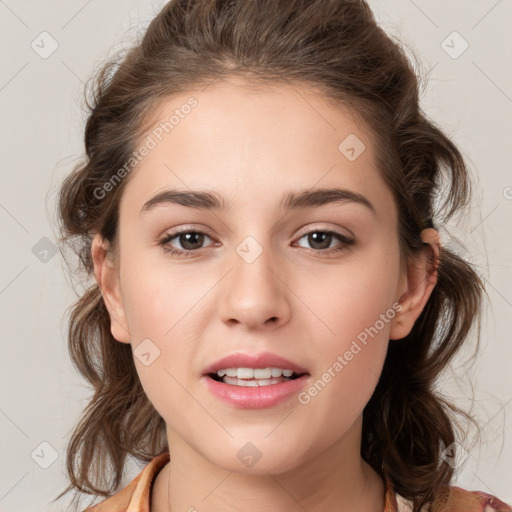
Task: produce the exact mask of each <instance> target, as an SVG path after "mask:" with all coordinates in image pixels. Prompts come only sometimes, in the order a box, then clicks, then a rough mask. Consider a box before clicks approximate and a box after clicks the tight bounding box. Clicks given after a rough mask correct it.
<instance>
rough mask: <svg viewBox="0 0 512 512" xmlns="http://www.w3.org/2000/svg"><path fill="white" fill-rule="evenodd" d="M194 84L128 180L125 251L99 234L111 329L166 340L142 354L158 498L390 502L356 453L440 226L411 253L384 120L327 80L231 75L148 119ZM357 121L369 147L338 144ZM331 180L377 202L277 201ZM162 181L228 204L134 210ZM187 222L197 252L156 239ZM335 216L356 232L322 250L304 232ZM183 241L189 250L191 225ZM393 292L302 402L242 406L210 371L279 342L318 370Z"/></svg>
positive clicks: (409, 320)
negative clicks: (352, 352)
mask: <svg viewBox="0 0 512 512" xmlns="http://www.w3.org/2000/svg"><path fill="white" fill-rule="evenodd" d="M192 94H193V96H194V97H195V98H196V99H197V100H198V106H197V107H196V108H194V109H193V110H192V112H191V113H190V114H189V115H188V116H186V117H185V118H184V119H182V120H181V121H180V123H179V125H177V126H176V127H175V128H174V129H173V130H172V131H171V132H170V133H169V134H168V135H166V136H165V137H164V139H163V140H162V142H160V143H159V144H158V145H157V147H155V148H154V149H152V150H151V152H150V153H149V154H148V155H147V156H146V157H145V158H144V160H143V161H142V162H141V163H140V164H139V165H138V167H137V168H136V169H134V170H133V171H132V172H131V174H130V176H129V178H128V182H127V183H126V188H125V189H124V191H123V194H122V198H121V204H120V221H119V232H118V235H119V238H118V242H119V245H118V252H117V254H116V255H113V256H108V254H107V252H106V244H105V243H104V241H103V240H102V239H101V237H100V235H99V234H98V235H96V236H95V237H94V241H93V245H92V253H93V259H94V264H95V278H96V280H97V282H98V284H99V285H100V287H101V289H102V293H103V297H104V299H105V302H106V304H107V308H108V311H109V314H110V317H111V332H112V335H113V336H114V338H115V339H116V340H118V341H119V342H121V343H130V344H131V345H132V348H133V349H134V350H135V349H136V347H137V346H138V345H139V344H140V343H141V342H142V340H144V339H148V338H149V339H150V340H151V342H152V343H154V344H155V345H156V346H157V347H158V349H159V350H160V356H159V357H158V358H156V359H155V360H154V361H153V362H152V363H151V364H150V365H148V366H145V365H144V364H142V363H141V361H139V359H138V358H136V357H135V359H134V360H135V364H136V368H137V372H138V374H139V377H140V380H141V383H142V385H143V387H144V390H145V392H146V393H147V396H148V398H149V400H150V401H151V402H152V403H153V404H154V406H155V408H156V409H157V411H158V412H159V413H160V415H161V416H162V417H163V418H164V420H165V422H166V427H167V437H168V441H169V446H170V450H171V461H170V463H169V464H168V465H167V466H165V468H164V469H163V470H162V471H161V472H160V473H159V474H158V477H157V478H156V482H155V485H154V487H153V491H152V505H151V510H152V512H161V511H168V510H172V511H182V510H183V511H186V510H189V509H190V510H192V509H191V507H195V509H197V510H201V512H203V511H221V510H223V511H226V510H245V511H248V512H249V511H260V510H267V511H270V512H281V511H285V510H286V511H292V512H295V511H297V512H298V511H303V510H307V511H308V512H317V511H325V510H337V511H338V510H340V511H342V510H346V511H348V510H360V511H368V512H370V511H371V512H380V511H382V509H383V506H384V483H383V481H382V480H381V478H380V477H379V476H378V475H377V473H375V472H374V471H373V470H372V469H371V468H370V467H369V466H368V465H367V464H366V463H365V462H364V461H363V460H362V458H361V456H360V445H361V424H362V423H361V422H362V411H363V408H364V406H365V405H366V403H367V402H368V400H369V399H370V397H371V395H372V393H373V390H374V388H375V385H376V383H377V380H378V376H379V375H380V373H381V370H382V366H383V363H384V358H385V355H386V350H387V346H388V340H389V339H400V338H403V337H404V336H406V335H407V334H408V333H409V332H410V330H411V328H412V326H413V324H414V322H415V320H416V319H417V317H418V316H419V314H420V313H421V311H422V309H423V307H424V306H425V303H426V301H427V300H428V297H429V295H430V293H431V292H432V289H433V288H434V286H435V283H436V279H437V274H436V273H435V272H434V273H433V274H431V275H429V273H428V271H429V262H428V258H427V256H428V249H429V248H430V249H431V252H432V253H433V254H434V256H435V257H436V258H437V257H438V254H439V238H438V235H437V232H436V231H435V230H433V229H427V230H425V231H424V232H423V233H422V238H423V240H424V242H425V243H426V244H427V245H425V251H424V252H423V253H421V254H419V255H418V257H417V258H416V259H415V260H413V261H411V262H410V263H409V264H408V266H407V267H405V266H402V265H401V264H400V258H399V245H398V236H397V209H396V206H395V204H394V201H393V197H392V195H391V192H390V190H389V189H388V187H387V186H386V184H385V182H384V181H383V180H382V178H381V177H380V175H379V172H378V170H377V168H376V165H375V161H376V160H375V146H374V142H373V138H372V135H371V133H370V132H369V131H368V130H367V129H366V128H365V126H364V125H362V124H361V123H360V122H357V121H356V119H355V117H354V116H353V115H351V113H350V111H349V110H347V109H346V108H343V106H341V105H338V106H335V105H333V103H332V102H330V101H328V100H327V99H326V98H324V97H323V96H321V95H320V94H319V93H318V92H317V91H314V90H312V89H308V88H306V87H299V86H294V87H293V88H292V87H290V86H285V85H276V86H275V87H272V88H268V87H267V88H260V89H257V88H255V87H248V86H247V84H246V83H245V82H243V81H242V80H241V79H234V78H233V79H230V80H229V81H227V80H226V81H222V82H217V83H216V84H213V85H210V86H208V87H207V88H206V89H204V90H203V91H199V90H198V91H193V92H192V91H191V92H190V93H189V94H183V95H176V96H173V97H172V98H170V99H168V100H167V101H166V102H165V103H163V104H162V105H161V106H160V107H161V108H160V109H159V110H158V112H156V113H155V116H154V121H155V122H160V121H162V120H165V119H168V118H169V116H170V114H172V111H173V110H174V109H175V108H179V107H180V105H183V104H184V103H185V102H186V100H187V98H189V97H190V96H191V95H192ZM349 134H356V135H357V137H358V138H359V139H360V140H361V141H363V142H364V144H365V146H366V149H365V151H364V152H363V153H362V154H361V155H360V156H359V157H358V158H357V159H356V160H354V161H349V160H348V159H347V158H346V157H345V155H344V154H342V153H341V152H340V151H339V150H338V146H339V144H340V142H341V141H343V140H344V139H345V138H346V137H347V136H348V135H349ZM331 186H337V187H342V188H346V189H350V190H352V191H354V192H357V193H359V194H362V195H364V196H365V197H366V198H367V199H368V200H369V201H370V202H371V203H372V204H373V206H374V208H375V212H376V213H375V214H374V213H372V211H371V210H370V209H369V208H367V207H365V206H364V205H361V204H358V203H355V202H343V203H333V204H328V205H323V206H316V207H313V208H302V209H300V210H297V211H290V212H288V213H286V212H282V211H279V210H278V203H279V201H280V200H281V198H282V196H283V195H284V194H285V193H286V192H289V191H292V190H299V189H303V188H308V189H312V188H320V187H331ZM166 188H180V189H192V190H214V191H216V192H218V193H219V194H221V195H222V196H223V197H224V198H225V200H226V201H227V202H229V203H230V206H231V207H230V209H229V210H227V211H225V212H222V211H217V212H214V211H207V210H199V209H194V208H190V207H186V206H182V205H176V204H167V205H163V206H159V207H157V208H155V209H153V210H151V211H148V212H146V213H145V214H143V215H140V211H141V208H142V206H143V204H144V203H145V202H146V201H147V200H148V199H149V198H151V197H152V196H153V195H155V194H156V193H157V192H161V191H162V190H164V189H166ZM185 225H186V226H187V227H190V230H189V231H193V230H194V229H195V230H200V231H203V232H205V233H206V234H207V235H208V236H206V237H205V238H204V241H203V242H202V245H201V242H196V245H195V246H194V247H198V249H196V250H195V255H194V256H193V257H184V256H173V255H170V254H168V253H165V252H164V250H163V248H162V246H160V245H159V244H158V242H159V240H161V239H162V238H163V237H164V236H165V235H166V233H170V232H171V230H173V229H174V228H177V227H179V226H185ZM326 229H333V230H336V231H338V232H340V233H342V234H344V235H346V236H349V237H352V238H354V239H355V240H356V243H355V244H354V245H349V246H346V247H345V248H344V250H343V251H340V252H334V250H333V249H335V248H336V247H338V246H339V245H340V244H341V243H342V242H340V241H339V240H338V239H336V238H333V239H332V242H331V244H330V246H329V247H330V248H322V246H320V245H318V244H317V245H314V241H312V240H311V238H309V240H308V237H307V236H304V232H306V233H311V232H315V231H322V230H326ZM249 235H250V236H252V237H253V238H254V239H255V240H256V241H257V242H258V243H259V245H260V246H261V248H262V249H263V252H262V253H261V255H260V256H259V257H258V258H257V259H256V260H255V261H254V262H252V263H250V264H249V263H247V262H246V261H245V260H244V259H243V258H241V257H240V256H239V254H238V253H237V252H236V248H237V246H238V245H239V244H240V243H241V242H242V241H243V240H244V239H245V238H246V237H247V236H249ZM181 241H183V238H182V239H181ZM216 242H217V244H216ZM169 244H171V242H170V243H169ZM172 245H173V247H174V248H177V249H181V250H184V247H183V245H181V244H180V239H179V238H175V239H174V240H173V241H172ZM326 246H328V242H327V244H326V245H325V246H323V247H326ZM319 247H320V248H319ZM315 249H316V252H315ZM322 251H323V252H322ZM394 303H395V304H396V303H400V304H401V306H402V308H401V310H400V312H399V313H397V314H396V315H395V316H394V318H392V319H391V320H390V321H389V322H387V323H385V326H384V328H382V329H381V330H380V331H379V333H378V335H376V336H375V337H374V338H372V339H370V341H369V343H368V344H367V345H366V346H365V347H364V348H363V349H362V350H361V351H360V352H359V353H358V354H357V356H355V357H354V358H353V359H352V360H351V361H350V362H349V363H348V364H347V365H346V366H344V368H343V370H342V371H341V372H339V373H337V374H336V377H335V378H332V380H331V381H330V382H329V383H328V384H327V385H326V386H325V388H324V389H323V390H322V391H321V392H320V393H318V394H317V396H315V397H313V398H312V399H311V400H310V402H309V403H307V404H301V403H299V401H298V400H297V398H296V397H292V398H291V399H290V400H287V401H286V402H284V403H281V404H279V405H277V406H274V407H270V408H267V409H237V408H235V407H233V406H231V405H229V404H226V403H224V402H221V401H220V400H218V399H217V398H216V397H214V396H213V395H211V394H210V392H209V391H208V390H207V388H206V386H205V385H204V382H202V381H201V380H200V378H201V375H202V370H203V369H204V368H205V367H206V366H207V365H209V364H211V363H212V362H214V361H216V360H218V359H219V358H221V357H223V356H225V355H227V354H228V353H233V352H236V351H242V352H244V351H245V352H247V353H259V352H263V351H270V352H274V353H277V354H279V355H281V356H283V357H286V358H288V359H290V360H293V361H295V362H296V363H298V364H300V365H302V366H304V367H305V368H307V370H308V372H309V373H310V375H311V376H310V382H311V383H313V382H315V381H317V380H318V379H319V378H321V376H322V374H323V373H324V372H325V371H327V369H328V368H329V367H332V365H333V363H334V362H335V361H336V360H337V357H338V356H339V355H340V354H344V353H345V352H346V351H347V350H348V349H349V348H350V345H351V343H352V341H353V340H354V339H356V337H357V335H358V334H359V333H361V332H362V331H364V329H365V328H368V327H370V326H373V325H374V324H375V322H376V321H377V320H378V319H379V315H381V314H384V313H385V312H386V311H388V310H389V309H390V308H391V307H392V305H393V304H394ZM272 317H275V320H274V321H269V319H271V318H272ZM247 442H251V443H253V444H254V445H255V446H256V447H257V448H258V450H259V451H260V452H261V454H262V456H261V459H260V460H259V461H258V462H257V463H256V464H255V465H254V466H252V467H251V468H248V467H246V466H245V465H244V464H242V463H241V462H240V460H239V459H238V457H237V452H238V451H239V450H240V449H241V448H242V447H243V446H244V445H245V444H246V443H247ZM168 493H169V495H168ZM169 496H170V497H169Z"/></svg>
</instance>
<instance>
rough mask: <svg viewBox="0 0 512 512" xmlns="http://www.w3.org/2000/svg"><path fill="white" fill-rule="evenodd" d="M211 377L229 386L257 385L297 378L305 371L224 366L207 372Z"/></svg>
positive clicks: (268, 384)
mask: <svg viewBox="0 0 512 512" xmlns="http://www.w3.org/2000/svg"><path fill="white" fill-rule="evenodd" d="M207 375H208V377H210V378H211V379H213V380H215V381H217V382H222V383H224V384H228V385H231V386H242V387H257V386H271V385H274V384H282V383H284V382H288V381H291V380H295V379H298V378H299V377H301V376H302V375H305V373H295V372H294V371H292V370H286V369H282V368H270V367H268V368H225V369H221V370H219V371H217V372H216V373H208V374H207Z"/></svg>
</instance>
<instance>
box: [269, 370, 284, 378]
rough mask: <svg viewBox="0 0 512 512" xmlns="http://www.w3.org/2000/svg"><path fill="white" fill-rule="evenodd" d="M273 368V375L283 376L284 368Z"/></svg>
mask: <svg viewBox="0 0 512 512" xmlns="http://www.w3.org/2000/svg"><path fill="white" fill-rule="evenodd" d="M271 370H272V377H281V375H282V374H283V369H282V368H271Z"/></svg>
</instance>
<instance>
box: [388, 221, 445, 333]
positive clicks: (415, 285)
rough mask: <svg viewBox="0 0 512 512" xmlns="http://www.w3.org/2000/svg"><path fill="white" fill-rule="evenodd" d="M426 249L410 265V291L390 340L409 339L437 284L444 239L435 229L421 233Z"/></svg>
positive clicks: (408, 280) (401, 299) (407, 278)
mask: <svg viewBox="0 0 512 512" xmlns="http://www.w3.org/2000/svg"><path fill="white" fill-rule="evenodd" d="M421 239H422V241H423V245H424V246H425V248H424V250H423V251H421V253H420V254H419V255H418V256H417V257H415V258H414V260H413V261H412V262H411V263H410V264H409V265H408V268H407V276H406V290H405V291H404V292H403V294H402V296H401V297H400V299H399V303H400V304H401V306H402V309H401V310H400V311H399V312H398V313H397V314H396V315H395V317H394V318H393V320H392V321H391V328H390V332H389V339H391V340H400V339H402V338H405V336H407V335H408V334H409V333H410V332H411V330H412V327H413V325H414V322H416V319H417V318H418V317H419V316H420V314H421V312H422V311H423V308H424V307H425V304H426V303H427V301H428V299H429V297H430V294H431V293H432V290H433V289H434V286H435V285H436V283H437V270H438V267H439V251H440V248H441V239H440V238H439V233H438V232H437V231H436V230H435V229H433V228H427V229H424V230H423V231H422V232H421Z"/></svg>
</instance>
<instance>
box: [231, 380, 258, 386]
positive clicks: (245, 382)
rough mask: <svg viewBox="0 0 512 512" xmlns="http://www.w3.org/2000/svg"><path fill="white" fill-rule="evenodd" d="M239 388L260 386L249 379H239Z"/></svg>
mask: <svg viewBox="0 0 512 512" xmlns="http://www.w3.org/2000/svg"><path fill="white" fill-rule="evenodd" d="M236 385H237V386H248V387H256V386H257V385H258V381H257V380H247V379H237V381H236Z"/></svg>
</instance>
